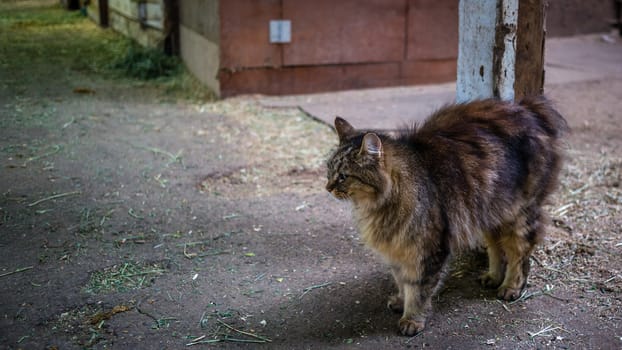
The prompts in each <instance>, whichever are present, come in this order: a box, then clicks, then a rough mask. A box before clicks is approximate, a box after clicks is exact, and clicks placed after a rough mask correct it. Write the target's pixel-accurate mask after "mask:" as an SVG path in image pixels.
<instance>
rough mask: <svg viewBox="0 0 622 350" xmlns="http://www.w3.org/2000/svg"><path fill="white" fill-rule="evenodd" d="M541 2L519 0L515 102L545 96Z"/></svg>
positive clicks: (542, 6) (543, 13) (542, 9)
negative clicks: (530, 96) (539, 95)
mask: <svg viewBox="0 0 622 350" xmlns="http://www.w3.org/2000/svg"><path fill="white" fill-rule="evenodd" d="M544 2H545V1H544V0H520V5H519V7H518V29H517V31H516V39H517V40H516V64H515V71H516V75H515V77H516V78H515V81H514V98H516V99H520V98H522V97H524V96H529V95H538V94H542V93H543V92H544V40H545V34H546V33H545V31H544V19H545V10H544V5H545V3H544Z"/></svg>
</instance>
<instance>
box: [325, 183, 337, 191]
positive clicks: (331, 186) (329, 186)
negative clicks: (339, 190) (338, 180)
mask: <svg viewBox="0 0 622 350" xmlns="http://www.w3.org/2000/svg"><path fill="white" fill-rule="evenodd" d="M334 189H335V183H334V182H333V181H328V182H327V183H326V191H328V192H333V190H334Z"/></svg>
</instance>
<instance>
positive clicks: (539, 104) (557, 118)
mask: <svg viewBox="0 0 622 350" xmlns="http://www.w3.org/2000/svg"><path fill="white" fill-rule="evenodd" d="M519 105H521V106H523V107H525V108H527V109H528V110H529V111H531V112H532V113H533V114H534V115H535V116H536V117H537V118H538V119H539V120H540V121H541V122H542V124H541V125H542V127H543V129H544V130H545V131H546V133H547V134H548V135H549V136H550V137H553V138H554V139H558V138H560V137H561V136H562V135H564V134H565V133H567V132H569V131H570V127H569V126H568V122H566V119H564V117H562V115H561V114H560V113H559V112H558V111H557V110H555V108H553V106H552V104H551V101H549V100H548V99H547V98H546V97H544V96H530V97H525V98H523V99H522V100H521V101H520V102H519Z"/></svg>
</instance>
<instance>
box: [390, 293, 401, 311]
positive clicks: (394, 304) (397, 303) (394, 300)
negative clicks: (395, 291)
mask: <svg viewBox="0 0 622 350" xmlns="http://www.w3.org/2000/svg"><path fill="white" fill-rule="evenodd" d="M387 307H388V308H389V310H391V311H393V312H397V313H402V311H404V300H403V299H402V298H401V297H400V296H399V295H391V296H390V297H389V300H387Z"/></svg>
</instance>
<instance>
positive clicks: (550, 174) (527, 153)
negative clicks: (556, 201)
mask: <svg viewBox="0 0 622 350" xmlns="http://www.w3.org/2000/svg"><path fill="white" fill-rule="evenodd" d="M335 129H336V131H337V134H338V137H339V145H338V146H337V148H336V149H335V150H334V151H333V153H332V155H331V156H330V157H329V159H328V161H327V170H328V171H327V178H328V182H327V184H326V189H327V190H328V192H330V193H331V194H332V195H333V196H334V197H336V198H337V199H342V200H349V201H351V202H352V205H353V214H354V218H355V221H356V222H357V226H358V230H359V231H360V234H361V236H362V239H363V241H364V242H365V243H366V245H368V246H369V247H371V248H372V249H374V250H376V251H378V252H379V253H380V254H381V255H382V256H384V258H385V259H386V260H387V262H388V263H389V265H390V267H391V271H392V274H393V277H394V279H395V282H396V284H397V287H398V293H397V294H396V295H393V296H391V297H389V301H388V307H389V308H390V309H392V310H394V311H397V312H402V316H401V318H400V320H399V323H398V326H399V329H400V332H401V333H402V334H403V335H409V336H412V335H415V334H417V333H419V332H421V331H422V330H423V329H424V328H425V323H426V318H427V316H428V315H429V313H430V312H431V309H432V305H431V300H432V297H433V295H434V294H435V293H436V292H437V290H438V289H439V286H440V285H441V283H442V281H443V278H444V276H445V274H446V270H447V266H448V262H449V260H450V257H451V256H452V255H453V254H454V253H456V252H458V251H460V250H462V249H474V248H478V247H482V246H484V245H485V246H486V250H487V253H488V271H487V272H486V273H484V274H483V275H482V276H481V278H480V281H481V283H482V284H483V285H484V286H485V287H489V288H497V297H498V298H500V299H503V300H507V301H511V300H516V299H517V298H519V297H520V295H521V293H522V291H523V289H524V288H525V285H526V282H527V275H528V273H529V266H530V264H529V257H530V255H531V252H532V251H533V249H534V246H535V245H536V244H537V243H539V242H541V241H542V239H543V237H544V228H545V225H546V222H547V221H546V220H547V217H546V214H545V213H544V212H543V210H542V205H543V203H544V202H545V199H546V198H547V196H548V195H549V194H551V192H553V190H554V189H555V186H556V184H557V178H558V174H559V172H560V168H561V165H562V158H563V152H562V144H561V142H562V141H561V139H562V136H563V135H564V134H565V132H566V131H568V130H569V127H568V124H567V122H566V120H565V119H564V118H563V117H562V116H561V115H560V114H559V113H558V112H557V111H556V110H555V109H554V108H553V107H552V105H551V103H550V102H549V101H548V100H547V99H546V98H545V97H543V96H535V97H527V98H525V99H523V100H522V101H520V102H518V103H516V102H505V101H500V100H497V99H486V100H479V101H474V102H469V103H463V104H454V105H449V106H446V107H443V108H441V109H439V110H438V111H437V112H435V113H433V114H432V115H431V116H430V117H429V118H428V119H427V121H425V122H424V123H423V124H422V125H420V126H417V125H415V126H414V127H412V128H404V129H403V130H399V132H398V133H397V134H396V135H389V134H383V133H380V132H371V131H370V132H366V131H361V130H356V129H355V128H354V127H353V126H352V125H350V124H349V123H348V122H347V121H346V120H344V119H342V118H340V117H336V118H335Z"/></svg>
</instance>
